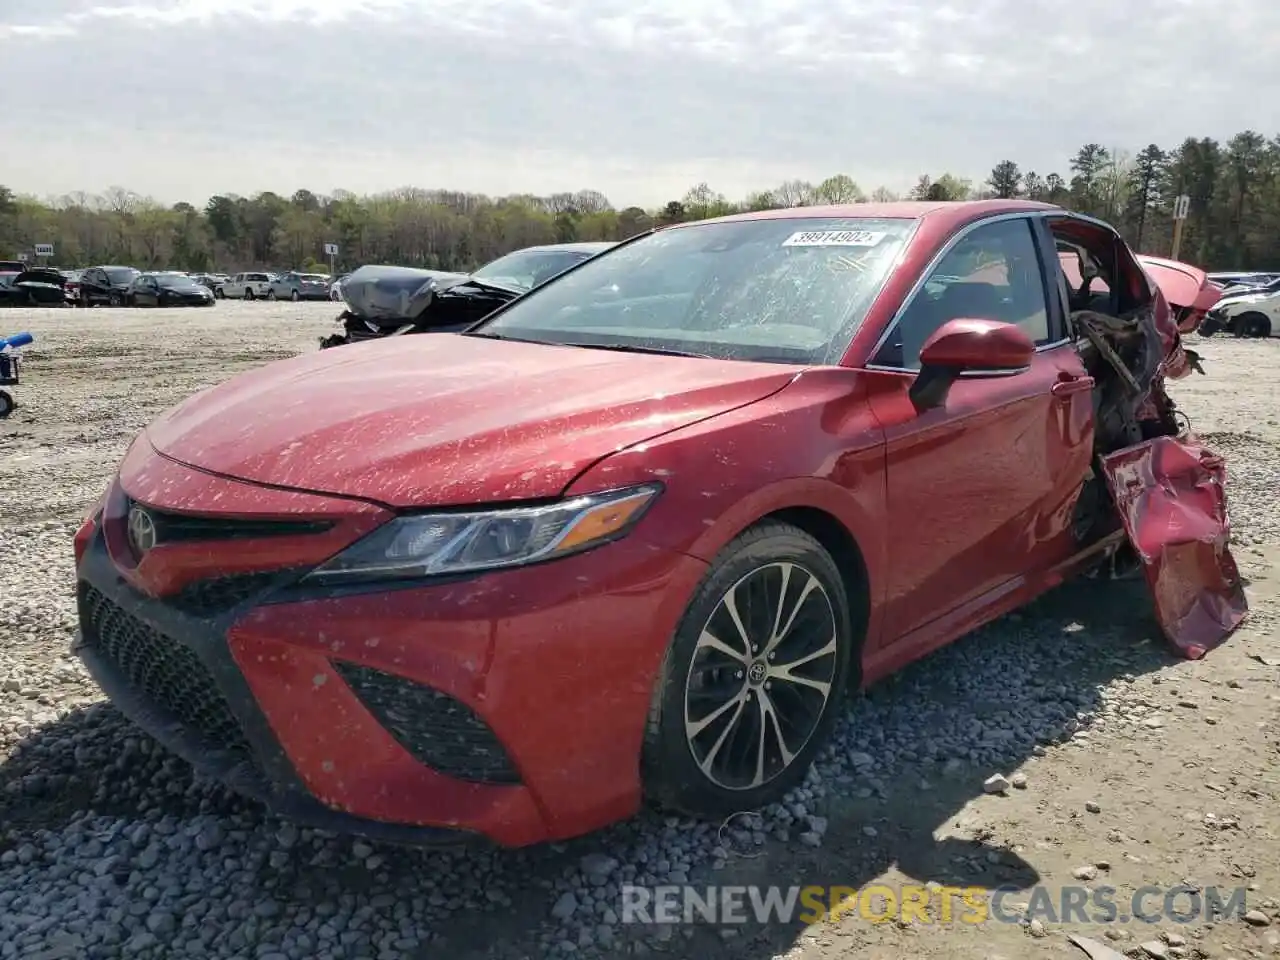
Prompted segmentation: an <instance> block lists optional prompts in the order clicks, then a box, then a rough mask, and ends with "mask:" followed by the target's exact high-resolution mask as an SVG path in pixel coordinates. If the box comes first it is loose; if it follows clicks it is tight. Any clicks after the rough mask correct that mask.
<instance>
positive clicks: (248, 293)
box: [244, 287, 255, 300]
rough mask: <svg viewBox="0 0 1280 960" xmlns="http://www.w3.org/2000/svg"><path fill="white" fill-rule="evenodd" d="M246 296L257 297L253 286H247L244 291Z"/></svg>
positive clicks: (250, 298) (249, 298) (246, 297)
mask: <svg viewBox="0 0 1280 960" xmlns="http://www.w3.org/2000/svg"><path fill="white" fill-rule="evenodd" d="M244 298H245V299H246V300H253V299H255V297H254V292H253V288H252V287H246V288H245V291H244Z"/></svg>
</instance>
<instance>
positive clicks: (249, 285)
mask: <svg viewBox="0 0 1280 960" xmlns="http://www.w3.org/2000/svg"><path fill="white" fill-rule="evenodd" d="M270 289H271V274H269V273H262V272H251V273H237V274H236V275H235V276H234V277H232V278H231V279H230V280H227V281H226V282H224V283H223V284H222V286H221V287H218V288H216V289H215V290H214V294H215V295H216V296H218V297H225V298H227V299H229V300H257V299H259V298H262V299H264V300H265V299H266V296H267V293H268V291H270Z"/></svg>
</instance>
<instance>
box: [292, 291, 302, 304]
mask: <svg viewBox="0 0 1280 960" xmlns="http://www.w3.org/2000/svg"><path fill="white" fill-rule="evenodd" d="M289 299H290V300H292V301H293V302H294V303H297V302H298V301H299V300H301V299H302V296H301V295H300V294H299V293H298V291H297V290H295V291H293V293H291V294H289Z"/></svg>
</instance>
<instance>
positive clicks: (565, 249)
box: [512, 240, 617, 253]
mask: <svg viewBox="0 0 1280 960" xmlns="http://www.w3.org/2000/svg"><path fill="white" fill-rule="evenodd" d="M616 246H617V243H615V242H614V241H612V240H610V241H604V242H602V241H592V242H589V243H587V242H584V243H544V244H540V245H539V246H536V247H522V248H521V249H519V250H514V251H512V252H513V253H569V252H573V251H581V252H583V253H602V252H604V251H605V250H608V249H609V248H610V247H616Z"/></svg>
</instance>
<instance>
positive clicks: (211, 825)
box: [0, 302, 1280, 960]
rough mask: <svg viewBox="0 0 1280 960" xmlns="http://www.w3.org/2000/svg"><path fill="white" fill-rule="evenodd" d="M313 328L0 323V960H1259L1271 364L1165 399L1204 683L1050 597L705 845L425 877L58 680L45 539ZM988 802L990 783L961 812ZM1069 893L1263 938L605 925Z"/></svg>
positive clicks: (629, 848)
mask: <svg viewBox="0 0 1280 960" xmlns="http://www.w3.org/2000/svg"><path fill="white" fill-rule="evenodd" d="M335 312H336V311H335V309H334V308H333V306H332V305H330V304H297V305H295V304H263V303H251V304H246V303H235V302H223V303H220V304H219V305H218V306H217V307H216V308H214V309H212V310H185V311H180V310H174V311H164V312H158V311H129V310H108V309H95V310H92V311H72V310H46V311H36V310H32V311H13V310H10V311H4V312H0V324H2V325H3V330H4V331H5V332H16V331H17V330H24V329H25V330H31V331H32V332H33V333H35V334H36V336H37V342H36V344H35V345H34V349H31V350H30V351H29V354H28V356H29V362H28V365H27V369H26V376H27V379H26V383H25V384H24V386H22V387H20V388H18V390H17V391H16V393H17V396H18V400H19V403H20V404H21V406H20V408H19V410H18V411H17V412H16V413H15V414H14V415H13V416H12V417H11V418H10V419H8V420H7V421H0V958H9V957H40V958H49V960H52V958H59V957H67V958H70V957H86V958H107V957H113V958H114V957H130V958H148V957H153V958H159V957H164V958H169V957H176V958H185V957H227V958H230V957H236V958H241V957H243V958H256V960H283V958H319V960H325V958H351V960H356V958H367V960H392V958H414V957H433V958H434V957H442V958H444V957H447V958H450V960H466V958H472V957H474V958H480V957H490V958H516V957H543V956H560V955H563V956H569V955H577V956H584V957H587V956H599V957H622V956H639V955H644V954H659V955H661V954H666V955H673V956H682V957H688V956H694V955H698V956H700V957H707V958H716V957H729V956H734V957H748V958H751V960H764V958H772V957H781V956H786V957H792V958H801V960H819V958H831V957H836V956H845V955H856V956H859V957H863V956H866V957H873V958H874V957H885V958H889V957H894V958H897V957H901V956H903V955H909V956H915V957H919V956H930V957H934V956H936V957H946V958H957V960H959V958H970V957H972V958H988V960H991V958H997V957H1000V956H1007V957H1014V956H1017V957H1025V956H1039V955H1046V956H1047V955H1049V954H1061V953H1062V952H1063V951H1074V950H1075V948H1074V947H1070V946H1068V945H1067V943H1066V941H1065V939H1064V937H1063V934H1064V933H1065V932H1069V931H1072V930H1073V931H1076V932H1082V933H1085V934H1088V935H1091V936H1095V937H1098V938H1103V937H1104V936H1105V937H1107V938H1109V941H1114V942H1113V944H1112V945H1113V946H1115V947H1116V948H1118V949H1120V950H1132V951H1133V955H1135V956H1136V955H1139V954H1141V955H1144V956H1161V955H1163V956H1167V957H1175V958H1176V957H1219V958H1230V957H1237V958H1241V960H1243V958H1244V957H1255V956H1264V955H1271V954H1277V955H1280V935H1277V933H1276V932H1274V929H1273V928H1272V927H1271V926H1270V924H1269V922H1268V923H1266V924H1264V923H1262V921H1263V920H1268V921H1269V915H1270V914H1271V913H1272V912H1273V911H1274V909H1275V907H1276V904H1275V903H1273V902H1272V901H1271V900H1269V899H1268V897H1273V896H1280V845H1277V837H1276V831H1277V829H1278V828H1280V821H1277V819H1276V815H1275V809H1276V807H1275V797H1276V779H1275V777H1276V769H1277V766H1276V757H1277V746H1278V745H1280V724H1277V717H1276V704H1277V700H1280V697H1278V696H1277V687H1276V678H1277V674H1278V669H1280V650H1277V649H1276V646H1277V642H1276V638H1275V636H1274V628H1275V624H1276V597H1277V583H1278V582H1280V575H1278V574H1277V572H1276V571H1277V565H1276V564H1277V559H1278V558H1280V510H1277V509H1276V506H1275V496H1276V490H1277V489H1280V424H1278V422H1277V411H1276V406H1275V397H1276V384H1277V382H1278V377H1280V343H1277V342H1276V341H1270V342H1242V341H1234V340H1212V341H1209V342H1207V343H1205V344H1202V345H1200V346H1199V349H1201V350H1202V352H1203V354H1204V355H1205V360H1206V364H1207V367H1208V371H1209V376H1208V377H1205V378H1197V379H1196V380H1195V381H1192V382H1191V383H1186V384H1179V385H1176V395H1177V396H1178V398H1179V400H1180V402H1181V403H1182V404H1183V406H1184V407H1185V409H1186V411H1187V412H1188V413H1189V414H1190V416H1191V417H1192V419H1193V421H1194V423H1195V426H1196V429H1197V430H1198V431H1199V432H1201V434H1202V436H1204V437H1205V438H1206V439H1207V440H1209V442H1210V443H1211V444H1212V445H1213V446H1215V447H1216V448H1217V449H1219V450H1220V451H1221V452H1223V453H1225V454H1226V455H1227V456H1228V458H1229V466H1230V471H1231V480H1230V483H1231V487H1230V493H1231V503H1232V510H1233V518H1234V522H1235V525H1236V541H1237V546H1236V551H1237V558H1238V559H1239V560H1240V562H1241V565H1242V567H1243V569H1244V570H1245V572H1246V574H1247V576H1248V577H1249V578H1250V581H1251V585H1250V592H1251V602H1252V603H1253V607H1254V612H1253V614H1252V615H1251V617H1250V620H1249V621H1248V623H1247V624H1246V626H1245V627H1244V628H1243V629H1242V630H1241V631H1240V632H1239V633H1238V634H1237V636H1236V637H1235V638H1233V639H1232V640H1231V642H1230V643H1229V644H1227V645H1226V646H1224V647H1222V648H1220V649H1219V650H1217V651H1215V652H1214V653H1213V654H1211V655H1210V656H1209V657H1208V658H1207V659H1206V660H1204V661H1201V662H1199V663H1187V662H1182V661H1177V660H1174V659H1173V658H1172V657H1170V656H1169V655H1168V654H1167V652H1166V650H1165V648H1164V646H1163V644H1162V642H1161V641H1160V640H1159V637H1158V634H1157V631H1156V628H1155V626H1154V624H1153V623H1152V621H1151V619H1150V614H1149V602H1148V601H1147V598H1146V595H1145V592H1144V591H1143V589H1142V587H1141V585H1140V584H1098V583H1093V582H1081V583H1077V584H1072V585H1068V586H1067V587H1064V588H1062V589H1061V590H1059V591H1057V592H1055V593H1054V594H1052V595H1050V596H1048V597H1046V598H1044V599H1042V600H1041V601H1040V602H1039V603H1037V604H1036V605H1035V606H1034V607H1032V608H1029V609H1027V610H1025V611H1023V612H1021V613H1019V614H1016V615H1013V616H1010V617H1007V618H1005V619H1004V620H1002V621H1000V622H999V623H996V624H994V625H992V626H990V627H988V628H986V629H984V630H981V631H979V632H978V633H975V634H973V635H972V636H970V637H967V638H965V639H964V640H962V641H960V642H959V643H956V644H954V645H953V646H952V647H950V648H948V649H946V650H944V651H941V652H939V653H938V654H936V655H934V656H931V657H929V658H927V659H926V660H925V661H924V662H922V663H919V664H917V665H915V666H913V667H911V668H909V669H907V670H906V671H904V672H903V673H902V674H900V675H899V676H897V677H895V678H893V679H892V680H890V681H888V682H886V683H884V684H881V685H879V686H878V687H877V688H876V689H874V690H872V691H871V692H870V693H869V694H867V695H864V696H860V697H858V698H856V700H855V701H854V702H852V703H851V704H850V705H849V707H848V710H847V717H846V718H845V720H844V721H843V723H842V724H841V726H840V728H839V730H838V734H837V736H836V738H835V740H834V742H833V744H832V746H831V747H830V749H828V750H827V751H826V752H825V754H824V756H823V757H822V759H821V761H820V762H819V763H818V764H817V766H816V768H815V770H814V771H813V773H812V775H811V776H810V778H809V780H808V782H807V783H806V784H805V785H804V787H803V788H801V789H798V790H797V791H795V794H794V796H792V797H791V798H789V800H788V802H787V803H785V804H782V805H779V806H777V807H776V808H772V809H770V810H767V811H764V812H763V813H762V814H759V815H754V814H753V815H750V816H741V817H738V818H735V819H734V820H733V821H732V822H730V823H729V824H727V825H726V826H724V827H717V826H716V825H708V824H697V823H689V822H684V821H681V820H677V819H674V818H672V819H667V818H662V817H658V816H655V815H651V814H646V815H644V816H641V817H639V818H637V819H636V820H634V821H632V822H630V823H627V824H623V825H620V826H618V827H615V828H613V829H610V830H608V831H605V832H603V833H600V834H596V835H594V836H591V837H587V838H584V839H582V840H579V841H575V842H573V843H570V844H556V845H552V846H547V847H542V848H537V849H534V850H528V851H518V852H506V851H479V852H470V853H467V854H443V853H427V852H420V851H407V850H403V849H398V848H394V847H383V846H379V845H375V844H370V843H365V842H363V841H354V842H353V841H352V840H350V839H343V838H337V837H332V836H328V835H323V834H319V833H316V832H314V831H309V830H299V829H298V828H296V827H295V826H293V825H292V824H290V823H286V822H281V821H279V820H276V819H273V818H270V817H268V816H266V815H264V814H263V813H262V812H261V811H260V810H259V809H258V808H257V807H256V806H254V805H253V804H251V803H248V802H245V801H241V800H239V799H237V798H234V797H231V796H229V795H227V794H226V793H225V792H224V791H222V790H221V789H220V788H218V787H217V786H216V785H211V784H207V783H203V782H199V781H196V780H193V778H192V775H191V772H190V770H189V768H188V767H186V765H185V764H183V763H182V762H181V761H179V760H177V759H176V758H174V757H172V756H170V755H168V754H167V753H165V752H164V751H163V750H162V749H161V748H159V747H158V746H157V745H156V744H154V743H153V742H152V741H151V740H150V739H149V738H148V737H146V736H145V735H143V734H141V733H140V732H139V731H137V730H136V729H135V728H133V727H132V726H131V725H130V724H129V723H128V722H127V721H125V720H124V719H123V718H122V717H120V715H119V714H117V713H116V712H115V711H114V710H113V709H112V708H111V707H110V706H109V705H106V704H105V703H103V702H102V699H101V695H100V693H99V692H98V690H97V689H96V687H95V686H94V685H93V684H92V683H91V682H90V681H89V680H88V678H87V677H86V675H85V674H84V672H83V671H82V670H81V668H80V667H79V664H78V662H77V661H76V660H75V659H74V658H72V657H71V656H70V655H69V654H68V652H67V647H68V643H69V640H70V638H71V635H72V631H73V630H74V625H75V614H74V604H73V601H72V587H73V580H72V572H71V564H70V551H71V542H70V541H71V535H72V533H73V532H74V530H75V528H76V527H77V525H78V524H79V521H80V519H81V516H82V514H83V512H84V510H85V509H86V508H87V507H88V505H89V504H90V503H91V502H92V501H93V500H94V499H96V497H97V496H98V494H99V493H100V492H101V490H102V489H103V487H104V486H105V484H106V482H107V480H108V478H109V476H110V473H111V471H112V470H113V469H114V467H115V465H116V463H117V461H118V459H119V457H120V456H121V455H122V454H123V451H124V448H125V446H126V444H127V443H128V441H129V440H130V438H131V437H132V436H133V435H134V434H135V433H136V431H137V430H139V429H140V428H141V427H142V426H144V425H145V424H146V423H147V422H148V421H149V420H151V419H152V418H153V417H154V416H155V415H156V414H158V413H159V412H160V411H161V410H163V409H165V408H166V407H168V406H170V405H171V404H173V403H175V402H177V401H178V400H180V399H182V398H183V397H184V396H186V395H187V394H189V393H191V392H193V391H194V390H196V389H198V388H200V387H202V386H204V385H207V384H210V383H213V382H216V381H219V380H222V379H224V378H226V377H229V376H231V375H233V374H234V373H236V372H239V371H241V370H245V369H248V368H250V367H253V366H255V365H258V364H260V363H263V362H266V361H269V360H272V359H276V358H279V357H285V356H290V355H292V354H294V353H296V352H297V351H299V350H304V349H313V348H314V345H315V343H316V337H318V336H319V335H321V334H323V333H328V332H330V326H331V323H330V321H331V318H332V316H333V315H334V313H335ZM997 773H999V774H1002V775H1004V776H1006V777H1008V778H1009V780H1010V781H1011V783H1012V787H1011V788H1010V789H1008V790H1006V791H1004V792H1003V793H996V794H987V793H985V792H984V789H983V783H984V781H986V780H987V779H988V778H989V777H991V776H992V775H993V774H997ZM1099 873H1101V874H1102V875H1103V876H1104V877H1105V878H1107V879H1108V881H1109V882H1110V883H1112V884H1113V885H1115V886H1118V887H1121V888H1122V889H1124V888H1126V887H1129V888H1132V887H1134V886H1141V885H1142V884H1162V885H1165V886H1169V885H1174V884H1177V883H1180V882H1184V881H1186V882H1190V883H1191V884H1193V885H1195V886H1207V885H1215V884H1216V885H1220V886H1222V885H1226V886H1235V885H1240V886H1246V885H1247V886H1248V887H1249V888H1250V889H1249V894H1248V896H1249V906H1250V908H1257V909H1259V910H1261V911H1262V913H1263V914H1265V916H1261V917H1259V916H1253V917H1252V918H1251V919H1252V920H1254V921H1256V922H1255V923H1246V922H1245V921H1244V920H1243V919H1239V918H1233V919H1228V920H1224V921H1222V922H1218V923H1212V922H1210V923H1202V922H1199V921H1197V922H1195V923H1192V924H1187V925H1184V926H1181V927H1179V926H1177V925H1176V924H1167V923H1166V924H1163V925H1157V926H1147V925H1143V924H1129V925H1112V926H1111V927H1110V928H1109V929H1107V930H1104V929H1103V928H1102V927H1096V928H1092V929H1091V928H1089V927H1088V926H1087V925H1085V926H1081V925H1077V926H1074V927H1068V926H1066V925H1057V924H1053V923H1047V924H1046V923H1042V922H1041V921H1039V920H1037V921H1036V922H1035V923H1030V924H1022V925H1000V924H986V925H982V926H977V927H974V926H961V927H956V926H951V927H945V926H943V925H938V924H935V925H930V926H921V925H910V926H902V925H898V924H892V923H889V924H870V923H868V922H866V921H865V920H862V919H858V918H856V917H852V918H849V917H847V918H845V919H843V920H840V921H839V922H832V923H827V924H821V925H818V926H815V927H811V928H808V929H805V928H803V927H801V926H800V925H798V924H791V925H786V924H774V925H771V926H768V927H765V928H757V927H754V926H743V927H734V928H715V927H709V926H697V927H695V926H681V927H672V926H636V925H628V924H624V923H622V922H621V921H620V917H619V915H618V913H619V909H620V905H619V885H620V884H623V883H640V884H660V883H681V882H685V881H691V882H694V883H699V884H702V883H708V882H716V883H777V884H791V883H824V884H842V885H847V886H851V887H858V886H860V885H863V884H866V883H869V882H873V881H877V880H880V881H888V882H898V883H905V882H918V883H924V882H926V881H929V882H937V883H942V884H956V885H973V884H985V885H988V886H995V885H997V884H1000V883H1005V884H1012V885H1015V886H1019V887H1027V886H1030V885H1031V884H1034V883H1042V884H1045V885H1047V886H1049V887H1050V888H1051V889H1054V890H1056V889H1057V888H1059V887H1061V886H1062V885H1064V884H1071V883H1076V884H1079V883H1082V882H1086V881H1091V882H1092V881H1094V880H1095V879H1096V877H1097V875H1098V874H1099ZM1073 877H1075V879H1073ZM1098 882H1101V881H1098ZM1160 935H1163V939H1161V936H1160ZM1143 941H1146V946H1145V947H1139V946H1136V945H1137V944H1138V943H1140V942H1143ZM1155 941H1158V942H1155Z"/></svg>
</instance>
